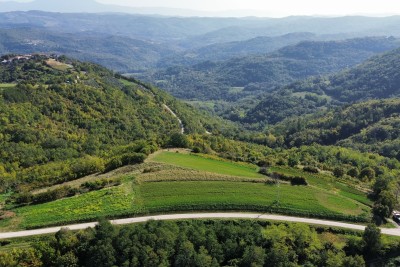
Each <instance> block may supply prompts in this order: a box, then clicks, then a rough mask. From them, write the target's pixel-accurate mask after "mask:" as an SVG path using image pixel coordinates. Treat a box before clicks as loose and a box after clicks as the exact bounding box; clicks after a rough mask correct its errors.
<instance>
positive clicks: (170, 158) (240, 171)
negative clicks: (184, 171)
mask: <svg viewBox="0 0 400 267" xmlns="http://www.w3.org/2000/svg"><path fill="white" fill-rule="evenodd" d="M152 160H153V161H156V162H163V163H168V164H173V165H177V166H180V167H185V168H191V169H194V170H199V171H207V172H214V173H219V174H225V175H233V176H241V177H249V178H265V176H263V175H261V174H259V173H257V168H256V167H255V166H254V167H251V166H244V165H239V164H235V163H232V162H226V161H222V160H221V161H217V160H214V159H209V158H204V157H201V156H196V155H191V154H182V153H172V152H161V153H159V154H157V155H156V156H154V158H152Z"/></svg>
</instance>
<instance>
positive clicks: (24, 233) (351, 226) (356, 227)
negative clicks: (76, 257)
mask: <svg viewBox="0 0 400 267" xmlns="http://www.w3.org/2000/svg"><path fill="white" fill-rule="evenodd" d="M185 219H257V220H270V221H284V222H300V223H307V224H316V225H322V226H332V227H340V228H346V229H352V230H361V231H362V230H364V229H365V226H364V225H358V224H350V223H343V222H336V221H327V220H319V219H310V218H299V217H291V216H283V215H272V214H260V213H188V214H170V215H154V216H145V217H134V218H127V219H118V220H112V221H111V223H112V224H115V225H124V224H133V223H143V222H147V221H149V220H161V221H166V220H185ZM96 224H97V222H91V223H82V224H72V225H65V226H59V227H50V228H42V229H36V230H27V231H20V232H8V233H0V239H5V238H16V237H26V236H34V235H43V234H51V233H56V232H58V231H59V230H60V229H62V228H68V229H70V230H81V229H86V228H88V227H94V226H95V225H96ZM381 232H382V234H385V235H392V236H400V228H391V229H389V228H382V229H381Z"/></svg>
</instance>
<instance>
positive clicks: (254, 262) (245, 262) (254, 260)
mask: <svg viewBox="0 0 400 267" xmlns="http://www.w3.org/2000/svg"><path fill="white" fill-rule="evenodd" d="M264 261H265V250H264V249H263V248H262V247H257V246H248V247H246V249H245V251H244V253H243V257H242V260H241V266H251V267H262V266H264Z"/></svg>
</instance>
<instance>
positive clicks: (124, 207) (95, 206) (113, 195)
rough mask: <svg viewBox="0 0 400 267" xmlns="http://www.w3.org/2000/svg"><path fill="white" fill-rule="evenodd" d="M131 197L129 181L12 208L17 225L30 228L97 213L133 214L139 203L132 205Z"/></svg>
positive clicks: (92, 217)
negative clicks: (50, 200) (119, 184)
mask: <svg viewBox="0 0 400 267" xmlns="http://www.w3.org/2000/svg"><path fill="white" fill-rule="evenodd" d="M134 200H135V194H134V191H133V190H132V186H131V183H126V184H124V185H122V186H118V187H114V188H108V189H103V190H99V191H94V192H89V193H86V194H83V195H78V196H75V197H71V198H66V199H61V200H57V201H53V202H49V203H45V204H40V205H32V206H26V207H22V208H18V209H16V210H15V212H16V214H17V216H18V217H20V218H22V221H21V222H20V225H19V228H30V227H36V226H40V225H54V224H62V223H67V222H77V221H87V220H94V219H96V218H98V217H101V216H114V215H120V214H125V213H129V214H133V213H135V212H139V207H140V205H135V201H134Z"/></svg>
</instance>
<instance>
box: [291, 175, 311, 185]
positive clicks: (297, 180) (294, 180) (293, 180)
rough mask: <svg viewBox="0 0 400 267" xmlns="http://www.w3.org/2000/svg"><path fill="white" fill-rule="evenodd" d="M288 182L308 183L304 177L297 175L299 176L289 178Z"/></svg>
mask: <svg viewBox="0 0 400 267" xmlns="http://www.w3.org/2000/svg"><path fill="white" fill-rule="evenodd" d="M290 184H291V185H308V183H307V181H306V179H305V178H304V177H299V176H296V177H293V178H292V179H291V180H290Z"/></svg>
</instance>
